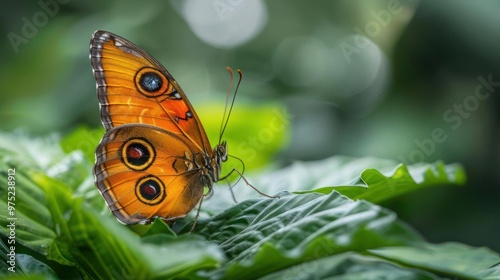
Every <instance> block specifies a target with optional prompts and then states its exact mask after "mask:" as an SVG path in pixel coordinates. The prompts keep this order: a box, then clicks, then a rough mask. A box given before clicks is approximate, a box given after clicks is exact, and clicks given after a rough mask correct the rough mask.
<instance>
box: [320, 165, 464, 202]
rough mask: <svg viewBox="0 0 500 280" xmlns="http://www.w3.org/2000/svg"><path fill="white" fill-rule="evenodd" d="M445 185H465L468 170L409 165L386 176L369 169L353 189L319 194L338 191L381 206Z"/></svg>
mask: <svg viewBox="0 0 500 280" xmlns="http://www.w3.org/2000/svg"><path fill="white" fill-rule="evenodd" d="M445 184H455V185H463V184H465V171H464V170H463V168H462V166H461V165H458V164H451V165H445V164H444V163H443V162H441V161H438V162H436V163H433V164H417V165H413V166H409V167H407V166H405V165H404V164H399V165H398V166H397V167H396V168H395V169H394V170H393V171H391V172H387V173H385V174H384V173H382V172H380V171H379V170H376V169H366V170H364V171H363V172H362V173H361V175H360V176H359V177H358V178H356V179H355V182H354V183H353V184H352V185H351V186H335V187H331V188H322V189H317V190H315V191H319V192H328V191H331V189H332V188H334V189H335V190H336V191H338V192H340V193H342V194H344V195H346V196H348V197H350V198H352V199H364V200H367V201H371V202H374V203H379V202H382V201H385V200H388V199H391V198H394V197H397V196H400V195H402V194H405V193H408V192H412V191H415V190H417V189H421V188H426V187H434V186H439V185H445Z"/></svg>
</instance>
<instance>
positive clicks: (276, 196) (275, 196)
mask: <svg viewBox="0 0 500 280" xmlns="http://www.w3.org/2000/svg"><path fill="white" fill-rule="evenodd" d="M233 172H236V173H238V175H240V178H239V179H238V181H237V182H236V184H237V183H238V182H239V180H240V179H243V181H245V183H246V184H247V186H249V187H251V188H252V189H254V190H255V191H256V192H258V193H259V194H260V195H263V196H265V197H269V198H280V196H279V195H268V194H266V193H263V192H261V191H260V190H259V189H257V188H256V187H254V186H253V185H252V184H250V182H248V180H247V179H246V178H245V176H243V173H241V172H240V171H239V170H238V169H236V168H233V170H231V171H230V172H229V173H228V174H227V175H226V176H224V177H222V178H219V181H221V180H225V179H227V178H228V177H229V176H231V174H233ZM236 184H235V185H236ZM231 188H232V187H231Z"/></svg>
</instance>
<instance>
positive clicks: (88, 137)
mask: <svg viewBox="0 0 500 280" xmlns="http://www.w3.org/2000/svg"><path fill="white" fill-rule="evenodd" d="M103 136H104V128H95V129H90V128H88V127H85V126H81V127H78V128H77V129H75V130H73V131H72V132H71V133H70V134H68V135H66V136H65V137H64V138H63V139H62V140H61V141H60V144H61V147H62V149H63V150H64V151H65V152H66V153H70V152H73V151H81V152H82V153H83V154H84V156H85V158H87V160H88V161H89V162H94V160H95V156H94V153H95V149H96V147H97V145H98V144H99V141H101V138H102V137H103Z"/></svg>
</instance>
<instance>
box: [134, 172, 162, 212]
mask: <svg viewBox="0 0 500 280" xmlns="http://www.w3.org/2000/svg"><path fill="white" fill-rule="evenodd" d="M135 194H136V196H137V198H138V199H139V200H140V201H141V202H142V203H144V204H147V205H156V204H158V203H160V202H162V201H163V200H164V199H165V197H166V196H167V191H166V189H165V185H164V184H163V182H162V181H161V180H160V179H159V178H158V177H156V176H154V175H148V176H145V177H142V178H141V179H139V180H138V181H137V184H136V186H135Z"/></svg>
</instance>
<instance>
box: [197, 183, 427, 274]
mask: <svg viewBox="0 0 500 280" xmlns="http://www.w3.org/2000/svg"><path fill="white" fill-rule="evenodd" d="M195 232H198V233H200V234H203V235H205V236H206V237H207V238H208V239H209V240H214V241H216V242H218V243H220V247H221V249H222V250H224V252H225V253H226V255H227V256H228V258H229V259H231V260H230V261H229V262H228V263H227V264H225V265H224V266H223V267H221V268H220V269H219V270H216V271H215V272H213V273H211V274H210V276H211V277H213V278H216V279H217V278H219V277H221V276H222V275H224V277H225V278H234V277H238V278H239V279H253V278H255V277H259V276H263V275H266V274H268V273H271V272H275V271H277V270H280V269H283V268H286V267H289V266H292V265H296V264H298V263H300V262H304V261H308V260H311V259H313V258H320V257H324V256H330V255H335V254H339V253H343V252H347V251H364V250H367V249H373V248H379V247H385V246H396V245H403V244H406V245H409V244H412V243H413V242H416V241H421V237H420V236H419V235H418V234H417V233H416V232H415V231H413V230H412V229H411V228H409V227H408V226H407V225H406V224H404V223H402V222H401V221H398V220H397V218H396V215H395V214H394V213H392V212H390V211H388V210H385V209H383V208H381V207H379V206H376V205H373V204H370V203H367V202H364V201H352V200H350V199H348V198H346V197H344V196H342V195H340V194H338V193H336V192H332V193H330V194H328V195H323V194H316V193H309V194H301V195H288V196H285V197H282V198H280V199H259V200H250V201H245V202H243V203H240V204H238V205H236V206H234V207H232V208H230V209H228V210H227V211H225V212H224V213H222V214H220V215H217V216H215V217H214V218H213V219H210V220H208V221H200V222H198V224H197V226H196V229H195Z"/></svg>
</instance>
